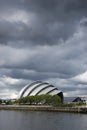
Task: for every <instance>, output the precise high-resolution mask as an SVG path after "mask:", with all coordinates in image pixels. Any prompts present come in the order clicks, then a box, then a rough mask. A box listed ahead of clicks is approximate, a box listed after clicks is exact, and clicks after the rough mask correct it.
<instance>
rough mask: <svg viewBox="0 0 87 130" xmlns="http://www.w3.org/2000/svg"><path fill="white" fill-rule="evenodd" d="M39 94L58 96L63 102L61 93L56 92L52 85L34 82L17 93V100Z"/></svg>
mask: <svg viewBox="0 0 87 130" xmlns="http://www.w3.org/2000/svg"><path fill="white" fill-rule="evenodd" d="M41 94H50V95H58V96H60V98H61V100H62V101H63V93H62V92H61V91H59V90H58V88H56V87H54V86H53V85H51V84H49V83H46V82H44V83H43V82H41V81H36V82H33V83H31V84H30V85H29V84H28V85H26V86H25V87H24V88H23V89H22V90H21V91H20V93H19V98H22V97H26V96H32V95H33V96H35V95H41Z"/></svg>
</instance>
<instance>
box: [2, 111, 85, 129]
mask: <svg viewBox="0 0 87 130" xmlns="http://www.w3.org/2000/svg"><path fill="white" fill-rule="evenodd" d="M0 130H87V115H86V114H74V113H59V112H36V111H32V112H30V111H9V110H0Z"/></svg>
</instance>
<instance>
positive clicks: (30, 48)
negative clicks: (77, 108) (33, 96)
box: [0, 0, 87, 98]
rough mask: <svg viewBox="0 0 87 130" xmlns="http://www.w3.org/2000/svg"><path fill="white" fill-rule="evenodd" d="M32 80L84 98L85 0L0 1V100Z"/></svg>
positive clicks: (86, 62)
mask: <svg viewBox="0 0 87 130" xmlns="http://www.w3.org/2000/svg"><path fill="white" fill-rule="evenodd" d="M37 80H41V81H45V82H49V83H50V84H53V85H54V86H56V87H58V89H59V90H61V91H63V93H64V96H87V0H0V98H15V97H17V95H18V93H19V91H20V90H21V89H22V88H23V87H24V86H25V85H26V84H28V83H31V82H33V81H37Z"/></svg>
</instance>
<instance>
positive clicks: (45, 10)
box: [0, 0, 87, 45]
mask: <svg viewBox="0 0 87 130" xmlns="http://www.w3.org/2000/svg"><path fill="white" fill-rule="evenodd" d="M5 2H6V3H5ZM0 3H1V4H0V5H1V6H2V7H4V8H2V9H1V14H3V12H4V14H3V15H6V16H8V17H9V16H12V12H15V13H17V11H18V10H20V14H22V13H23V12H21V11H25V12H26V14H27V16H29V17H30V15H31V17H30V19H29V18H28V20H30V21H29V22H28V24H27V25H26V24H25V23H23V22H20V21H16V22H15V21H11V22H9V21H8V20H7V21H6V19H5V20H4V19H2V21H1V22H0V25H1V27H0V28H1V32H0V37H2V38H1V43H8V41H12V40H17V41H21V40H23V42H24V43H25V44H34V45H37V44H40V45H44V44H48V45H54V44H56V43H57V41H58V40H59V39H63V40H66V39H67V38H69V37H70V36H72V35H73V33H74V32H75V31H76V26H77V24H78V21H79V20H80V19H81V18H82V17H85V16H86V14H87V13H86V10H87V8H86V1H85V2H82V1H81V0H77V1H75V0H74V1H73V0H70V1H69V0H63V1H60V0H45V1H43V0H32V1H31V0H19V1H13V0H12V1H11V0H7V1H3V2H2V1H0ZM5 8H6V9H5ZM6 10H7V11H6ZM20 14H18V15H19V16H17V14H16V18H18V17H20ZM33 15H34V16H33ZM33 17H34V18H33ZM16 18H15V19H16ZM24 19H25V18H24ZM2 23H3V24H2ZM29 23H30V24H29ZM19 28H21V29H19ZM9 29H10V30H9Z"/></svg>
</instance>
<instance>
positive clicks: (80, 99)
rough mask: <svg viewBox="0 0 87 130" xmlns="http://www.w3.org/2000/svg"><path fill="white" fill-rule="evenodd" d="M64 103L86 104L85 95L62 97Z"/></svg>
mask: <svg viewBox="0 0 87 130" xmlns="http://www.w3.org/2000/svg"><path fill="white" fill-rule="evenodd" d="M64 102H65V103H80V102H83V103H86V104H87V97H64Z"/></svg>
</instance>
